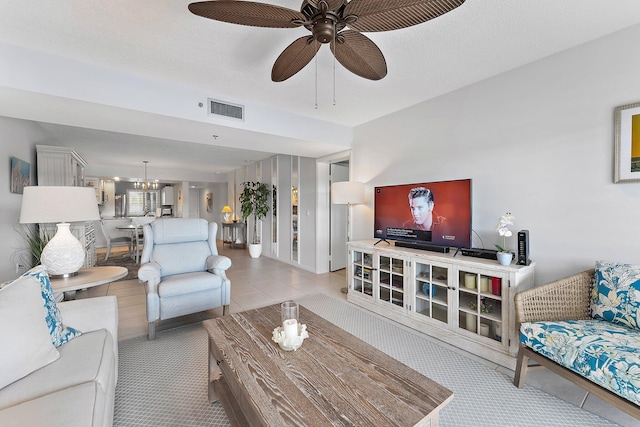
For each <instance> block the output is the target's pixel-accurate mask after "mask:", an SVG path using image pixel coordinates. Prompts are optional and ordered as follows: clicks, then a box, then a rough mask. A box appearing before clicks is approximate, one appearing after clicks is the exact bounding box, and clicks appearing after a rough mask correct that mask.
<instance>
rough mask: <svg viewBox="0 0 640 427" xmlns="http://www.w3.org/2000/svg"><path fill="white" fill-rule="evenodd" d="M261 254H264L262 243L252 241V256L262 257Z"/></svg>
mask: <svg viewBox="0 0 640 427" xmlns="http://www.w3.org/2000/svg"><path fill="white" fill-rule="evenodd" d="M260 254H262V243H250V244H249V256H250V257H251V258H260Z"/></svg>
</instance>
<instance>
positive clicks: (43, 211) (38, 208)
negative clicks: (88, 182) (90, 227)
mask: <svg viewBox="0 0 640 427" xmlns="http://www.w3.org/2000/svg"><path fill="white" fill-rule="evenodd" d="M99 219H100V212H99V211H98V202H97V201H96V190H95V189H94V188H92V187H57V186H31V187H25V188H24V193H23V194H22V209H21V210H20V223H22V224H34V223H58V222H76V221H92V220H99Z"/></svg>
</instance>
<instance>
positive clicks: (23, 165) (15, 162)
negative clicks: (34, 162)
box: [9, 157, 31, 194]
mask: <svg viewBox="0 0 640 427" xmlns="http://www.w3.org/2000/svg"><path fill="white" fill-rule="evenodd" d="M10 182H11V184H10V187H11V188H10V189H9V190H10V191H11V192H12V193H18V194H22V191H23V190H24V187H28V186H29V185H31V165H30V164H29V163H27V162H25V161H24V160H20V159H19V158H17V157H11V181H10Z"/></svg>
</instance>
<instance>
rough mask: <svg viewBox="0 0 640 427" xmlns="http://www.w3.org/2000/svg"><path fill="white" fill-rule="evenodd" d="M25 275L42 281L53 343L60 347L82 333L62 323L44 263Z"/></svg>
mask: <svg viewBox="0 0 640 427" xmlns="http://www.w3.org/2000/svg"><path fill="white" fill-rule="evenodd" d="M23 276H33V277H35V278H36V279H37V280H38V281H39V282H40V290H41V292H42V299H43V300H44V307H45V309H46V316H45V320H46V322H47V326H48V327H49V334H50V335H51V342H52V343H53V345H55V346H56V347H60V346H61V345H62V344H64V343H66V342H67V341H69V340H71V339H73V338H75V337H78V336H80V335H82V332H80V331H78V330H77V329H74V328H72V327H70V326H64V325H63V324H62V317H61V316H60V310H59V309H58V307H57V306H56V300H55V297H54V296H53V289H52V288H51V282H50V281H49V274H48V273H47V269H46V267H44V266H42V265H38V266H35V267H33V268H32V269H31V270H29V271H27V272H26V273H24V274H23Z"/></svg>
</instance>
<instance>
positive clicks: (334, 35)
mask: <svg viewBox="0 0 640 427" xmlns="http://www.w3.org/2000/svg"><path fill="white" fill-rule="evenodd" d="M336 53H338V44H337V43H336V32H335V31H334V32H333V106H334V107H335V105H336Z"/></svg>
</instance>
